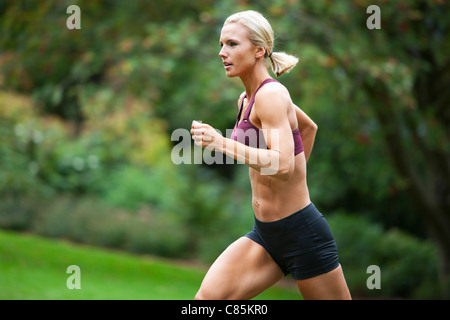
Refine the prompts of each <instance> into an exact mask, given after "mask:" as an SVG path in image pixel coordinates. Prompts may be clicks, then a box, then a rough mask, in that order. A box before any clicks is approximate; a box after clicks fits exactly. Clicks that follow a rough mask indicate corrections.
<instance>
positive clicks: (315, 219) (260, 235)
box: [246, 203, 339, 280]
mask: <svg viewBox="0 0 450 320" xmlns="http://www.w3.org/2000/svg"><path fill="white" fill-rule="evenodd" d="M246 237H247V238H250V239H251V240H253V241H255V242H256V243H258V244H260V245H261V246H263V247H264V248H265V249H266V250H267V252H268V253H269V254H270V255H271V257H272V258H273V260H274V261H275V262H276V263H277V264H278V265H279V266H280V268H281V270H282V271H283V273H284V274H285V275H287V274H289V273H290V274H292V276H293V278H294V279H295V280H303V279H308V278H312V277H315V276H318V275H320V274H324V273H326V272H329V271H331V270H333V269H335V268H337V267H338V266H339V262H338V254H337V247H336V243H335V241H334V238H333V234H332V233H331V229H330V227H329V225H328V222H327V221H326V220H325V218H324V216H323V215H322V214H321V213H320V212H319V211H318V210H317V209H316V207H315V206H314V204H313V203H310V204H309V205H308V206H306V207H305V208H303V209H301V210H299V211H297V212H296V213H294V214H292V215H290V216H287V217H286V218H283V219H280V220H277V221H273V222H263V221H259V220H258V219H256V217H255V224H254V226H253V229H252V231H250V232H249V233H247V234H246Z"/></svg>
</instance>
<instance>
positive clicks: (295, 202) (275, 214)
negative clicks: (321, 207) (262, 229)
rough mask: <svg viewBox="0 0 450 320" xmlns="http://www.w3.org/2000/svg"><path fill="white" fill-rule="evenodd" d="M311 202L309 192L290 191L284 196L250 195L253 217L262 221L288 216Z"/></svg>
mask: <svg viewBox="0 0 450 320" xmlns="http://www.w3.org/2000/svg"><path fill="white" fill-rule="evenodd" d="M310 203H311V200H310V199H309V194H308V192H307V191H306V192H305V193H304V194H301V193H291V194H290V195H289V196H287V197H285V196H283V197H277V196H272V197H257V196H255V195H254V196H253V197H252V207H253V212H254V214H255V218H256V219H258V220H260V221H263V222H272V221H277V220H281V219H283V218H286V217H288V216H289V215H291V214H293V213H294V212H297V211H300V210H302V209H304V208H305V207H307V206H308V205H309V204H310Z"/></svg>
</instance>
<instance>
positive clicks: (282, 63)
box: [269, 52, 298, 77]
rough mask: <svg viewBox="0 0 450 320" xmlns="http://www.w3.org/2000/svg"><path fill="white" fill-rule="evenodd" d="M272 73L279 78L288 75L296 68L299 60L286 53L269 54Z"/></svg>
mask: <svg viewBox="0 0 450 320" xmlns="http://www.w3.org/2000/svg"><path fill="white" fill-rule="evenodd" d="M269 58H270V62H271V64H272V71H273V73H275V75H276V76H277V77H279V76H281V75H282V74H283V73H288V72H289V71H291V70H292V68H294V67H295V65H296V64H297V62H298V58H297V57H294V56H292V55H290V54H287V53H284V52H272V53H270V54H269Z"/></svg>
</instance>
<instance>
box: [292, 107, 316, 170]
mask: <svg viewBox="0 0 450 320" xmlns="http://www.w3.org/2000/svg"><path fill="white" fill-rule="evenodd" d="M294 109H295V114H296V116H297V122H298V128H299V130H300V136H301V137H302V142H303V148H304V149H305V151H304V152H305V159H306V161H308V158H309V156H310V155H311V151H312V148H313V146H314V140H315V138H316V132H317V129H318V126H317V124H315V123H314V121H312V120H311V118H310V117H308V115H307V114H306V113H304V112H303V111H302V110H301V109H300V108H299V107H297V106H296V105H294Z"/></svg>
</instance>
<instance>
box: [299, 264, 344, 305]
mask: <svg viewBox="0 0 450 320" xmlns="http://www.w3.org/2000/svg"><path fill="white" fill-rule="evenodd" d="M297 286H298V288H299V290H300V293H301V294H302V296H303V298H304V299H305V300H350V299H351V296H350V292H349V290H348V287H347V283H346V282H345V278H344V273H343V272H342V268H341V266H340V265H339V267H337V268H336V269H334V270H331V271H330V272H327V273H324V274H322V275H320V276H316V277H313V278H310V279H306V280H297Z"/></svg>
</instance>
